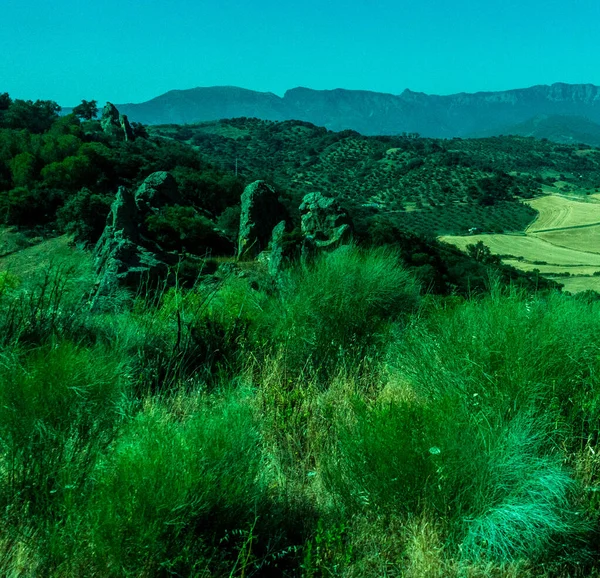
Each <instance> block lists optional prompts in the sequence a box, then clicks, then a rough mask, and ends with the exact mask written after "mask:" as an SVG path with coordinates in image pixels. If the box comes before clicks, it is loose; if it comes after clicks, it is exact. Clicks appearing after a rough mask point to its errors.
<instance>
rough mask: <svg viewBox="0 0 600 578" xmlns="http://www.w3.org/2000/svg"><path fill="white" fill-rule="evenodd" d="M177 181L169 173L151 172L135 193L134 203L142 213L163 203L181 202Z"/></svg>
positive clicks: (159, 206)
mask: <svg viewBox="0 0 600 578" xmlns="http://www.w3.org/2000/svg"><path fill="white" fill-rule="evenodd" d="M181 202H182V199H181V195H180V194H179V189H178V188H177V181H176V180H175V178H174V177H173V175H172V174H171V173H168V172H166V171H158V172H156V173H152V174H151V175H150V176H149V177H147V178H146V180H145V181H144V182H143V183H142V184H141V185H140V187H139V188H138V190H137V191H136V193H135V205H136V207H137V209H138V210H139V211H141V212H142V213H149V212H151V211H153V210H156V209H160V208H161V207H164V206H165V205H169V204H171V205H177V204H181Z"/></svg>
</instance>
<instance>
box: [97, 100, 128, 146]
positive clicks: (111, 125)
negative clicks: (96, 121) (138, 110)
mask: <svg viewBox="0 0 600 578" xmlns="http://www.w3.org/2000/svg"><path fill="white" fill-rule="evenodd" d="M100 126H101V127H102V130H103V131H104V134H107V135H108V136H110V137H112V138H115V139H119V140H134V139H135V137H134V134H133V130H132V129H131V125H130V124H129V120H127V116H126V115H124V114H119V111H118V110H117V107H116V106H115V105H114V104H112V103H110V102H107V103H106V105H105V106H104V108H103V109H102V117H101V118H100Z"/></svg>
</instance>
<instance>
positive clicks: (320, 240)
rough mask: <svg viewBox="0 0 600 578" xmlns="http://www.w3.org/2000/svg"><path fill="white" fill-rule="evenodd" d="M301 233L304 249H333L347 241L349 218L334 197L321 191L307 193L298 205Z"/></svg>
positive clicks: (349, 229) (348, 237)
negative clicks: (303, 238) (303, 239)
mask: <svg viewBox="0 0 600 578" xmlns="http://www.w3.org/2000/svg"><path fill="white" fill-rule="evenodd" d="M300 219H301V227H302V234H303V235H304V237H305V246H306V249H307V250H308V249H309V246H310V247H313V246H314V248H315V249H327V248H331V249H334V248H336V247H338V246H340V245H343V244H344V243H346V242H348V241H349V240H350V238H351V235H352V227H351V220H350V217H349V216H348V213H346V211H345V210H344V209H342V208H341V207H340V205H339V203H337V201H336V200H335V199H332V198H330V197H325V196H324V195H322V194H321V193H309V194H308V195H305V196H304V199H303V200H302V204H301V205H300Z"/></svg>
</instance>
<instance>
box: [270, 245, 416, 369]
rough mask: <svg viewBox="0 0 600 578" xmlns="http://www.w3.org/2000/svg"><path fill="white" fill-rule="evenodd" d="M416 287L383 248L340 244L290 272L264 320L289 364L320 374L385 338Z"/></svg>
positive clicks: (408, 305) (412, 303) (404, 311)
mask: <svg viewBox="0 0 600 578" xmlns="http://www.w3.org/2000/svg"><path fill="white" fill-rule="evenodd" d="M418 295H419V287H418V285H417V283H416V282H415V280H414V279H413V277H412V276H411V275H410V274H409V273H407V272H406V271H405V270H404V269H403V267H402V265H401V264H400V261H399V258H398V255H397V254H396V253H395V252H393V251H391V250H388V249H367V250H362V249H358V248H355V247H342V248H340V249H338V250H336V251H334V252H333V253H330V254H327V255H321V256H319V257H318V258H317V260H316V261H315V262H314V263H313V264H311V265H309V266H307V267H305V268H302V267H299V268H296V269H295V270H293V271H291V272H290V274H289V276H288V277H287V278H286V279H285V280H284V281H283V284H282V290H281V300H279V301H277V300H272V301H271V309H270V310H269V311H268V313H267V322H268V323H273V325H272V326H271V328H270V330H269V331H270V333H271V338H272V340H273V342H274V343H282V344H284V347H285V351H286V356H287V360H288V362H289V363H290V368H292V367H293V368H295V369H296V370H299V369H300V368H302V367H305V366H306V367H312V368H313V369H314V370H318V371H323V372H325V373H327V372H329V371H331V370H334V368H335V367H336V366H339V364H340V363H343V362H348V361H349V360H352V359H354V360H356V361H357V362H358V361H360V359H361V357H362V356H364V355H366V354H367V352H368V351H370V352H374V351H375V350H376V349H377V346H378V345H380V344H381V343H382V342H383V340H385V336H386V332H387V331H388V330H389V329H390V327H391V325H392V323H393V322H394V321H397V320H399V319H401V318H402V317H403V316H404V315H406V314H408V313H409V312H410V311H412V310H413V309H414V307H415V306H416V304H417V302H418Z"/></svg>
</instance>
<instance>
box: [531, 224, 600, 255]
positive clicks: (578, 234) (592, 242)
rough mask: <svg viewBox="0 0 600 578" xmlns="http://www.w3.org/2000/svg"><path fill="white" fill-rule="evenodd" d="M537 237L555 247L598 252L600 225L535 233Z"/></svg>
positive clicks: (599, 249)
mask: <svg viewBox="0 0 600 578" xmlns="http://www.w3.org/2000/svg"><path fill="white" fill-rule="evenodd" d="M535 236H536V237H537V238H538V239H542V240H544V241H546V242H547V243H550V244H552V245H556V246H557V247H565V248H567V249H575V250H576V251H582V252H585V253H596V254H600V226H598V225H594V226H590V227H577V228H574V227H573V228H570V229H559V230H556V231H547V232H544V233H536V235H535Z"/></svg>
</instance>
